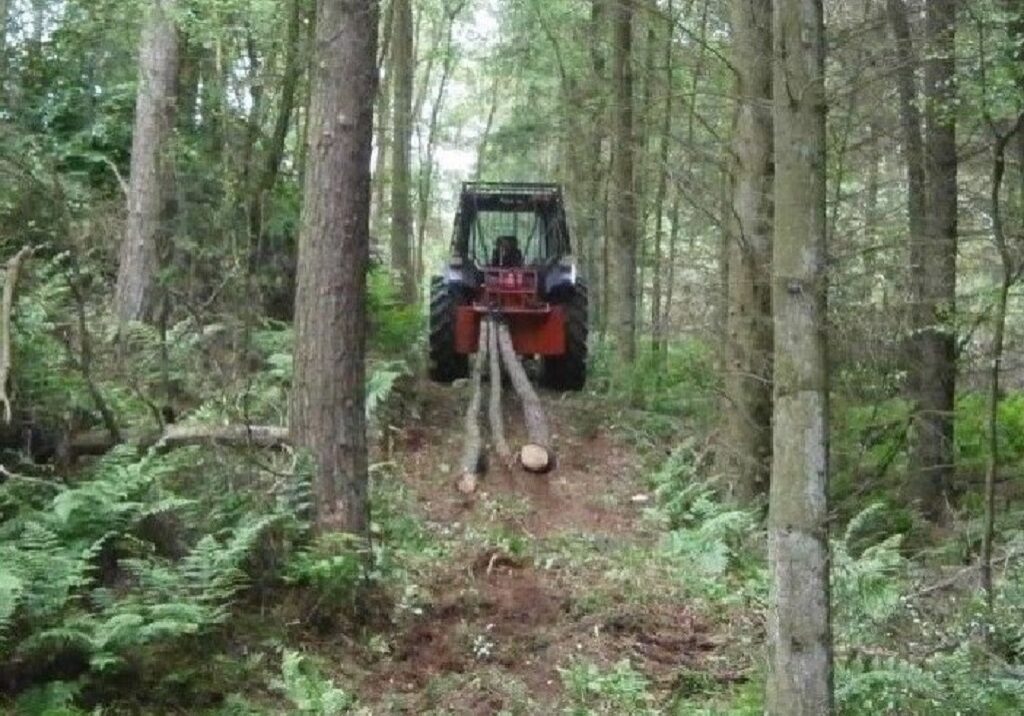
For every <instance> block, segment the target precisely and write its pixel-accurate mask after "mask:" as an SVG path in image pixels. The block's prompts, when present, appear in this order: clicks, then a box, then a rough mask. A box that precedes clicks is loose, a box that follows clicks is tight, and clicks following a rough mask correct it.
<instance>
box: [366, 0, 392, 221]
mask: <svg viewBox="0 0 1024 716" xmlns="http://www.w3.org/2000/svg"><path fill="white" fill-rule="evenodd" d="M394 14H395V3H394V2H389V3H388V5H387V10H386V11H385V12H384V17H383V18H382V21H381V31H382V32H383V33H384V36H383V38H382V39H381V48H380V56H379V58H378V60H377V65H378V72H379V75H380V82H379V84H378V86H377V124H376V133H377V139H376V141H375V142H374V144H375V147H376V150H377V159H376V162H375V165H374V168H373V207H372V211H373V213H372V217H373V218H372V223H371V226H372V227H373V238H374V240H376V241H379V240H380V237H381V234H382V233H383V226H384V222H386V221H387V219H388V204H387V197H388V191H387V189H388V181H387V176H386V175H387V170H388V156H389V155H390V154H391V33H392V32H393V31H394V27H395V22H394Z"/></svg>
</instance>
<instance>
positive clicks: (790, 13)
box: [765, 0, 833, 716]
mask: <svg viewBox="0 0 1024 716" xmlns="http://www.w3.org/2000/svg"><path fill="white" fill-rule="evenodd" d="M822 15H823V13H822V0H776V2H775V12H774V24H773V36H774V48H775V53H774V63H773V64H774V87H775V93H774V97H775V102H774V105H775V117H774V124H775V130H774V139H775V157H776V159H775V167H776V174H775V242H774V250H773V263H772V266H773V285H772V308H773V313H774V317H775V390H774V399H775V413H774V414H775V438H774V441H773V451H772V479H771V497H770V503H769V511H768V569H769V575H770V581H769V598H768V605H769V606H768V618H767V633H768V686H767V698H766V702H765V713H766V714H770V715H771V716H803V715H806V716H820V715H821V714H829V713H832V711H833V701H832V647H831V633H830V626H829V624H830V614H829V608H830V604H829V557H828V490H827V488H828V429H829V428H828V426H829V412H828V361H827V320H828V317H827V312H826V300H827V286H826V261H827V259H826V256H827V253H826V246H825V241H826V239H825V237H826V217H825V189H826V187H825V176H826V164H825V147H826V140H825V110H826V99H825V79H824V77H825V67H824V55H825V44H824V22H823V17H822Z"/></svg>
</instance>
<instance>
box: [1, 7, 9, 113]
mask: <svg viewBox="0 0 1024 716" xmlns="http://www.w3.org/2000/svg"><path fill="white" fill-rule="evenodd" d="M9 2H10V0H0V99H3V98H5V97H6V96H7V92H6V88H5V86H6V84H7V21H8V20H9V19H10V6H9Z"/></svg>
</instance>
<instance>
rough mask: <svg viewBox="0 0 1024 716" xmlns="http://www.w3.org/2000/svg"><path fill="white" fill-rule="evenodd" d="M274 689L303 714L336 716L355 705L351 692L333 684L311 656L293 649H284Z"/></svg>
mask: <svg viewBox="0 0 1024 716" xmlns="http://www.w3.org/2000/svg"><path fill="white" fill-rule="evenodd" d="M277 688H278V689H280V690H281V691H283V692H284V694H285V695H286V696H287V697H288V700H289V701H290V702H291V704H292V705H293V706H294V708H295V709H296V712H297V713H300V714H303V715H304V716H339V715H340V714H344V713H348V712H349V711H350V710H351V709H352V707H353V706H354V705H355V698H354V697H353V696H352V695H351V694H348V693H346V692H345V691H344V690H342V689H339V688H338V687H337V686H335V685H334V683H333V682H332V681H331V680H330V679H327V678H325V677H324V676H323V674H322V673H321V671H320V669H319V668H317V666H316V664H315V663H314V662H313V660H312V659H311V658H309V657H308V656H304V655H302V654H300V653H299V652H297V651H291V650H286V651H285V652H284V655H283V657H282V659H281V678H280V679H279V680H278V681H277Z"/></svg>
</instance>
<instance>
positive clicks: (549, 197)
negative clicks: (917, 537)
mask: <svg viewBox="0 0 1024 716" xmlns="http://www.w3.org/2000/svg"><path fill="white" fill-rule="evenodd" d="M561 203H562V187H561V186H559V185H558V184H540V183H529V182H508V183H504V182H465V183H463V185H462V196H461V198H460V200H459V204H460V207H459V208H460V209H461V210H462V211H463V212H464V213H467V214H468V213H474V212H477V211H535V210H537V209H541V210H545V209H546V210H550V209H551V208H554V207H556V206H559V205H561Z"/></svg>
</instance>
